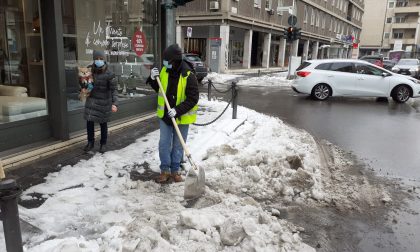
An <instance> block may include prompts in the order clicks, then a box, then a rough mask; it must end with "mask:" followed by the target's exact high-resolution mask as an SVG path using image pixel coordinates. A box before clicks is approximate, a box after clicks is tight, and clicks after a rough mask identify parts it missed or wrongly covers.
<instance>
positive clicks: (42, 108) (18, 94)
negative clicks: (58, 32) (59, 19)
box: [0, 0, 47, 123]
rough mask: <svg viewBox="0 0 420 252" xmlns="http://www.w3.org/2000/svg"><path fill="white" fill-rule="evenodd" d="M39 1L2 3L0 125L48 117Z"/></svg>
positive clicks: (0, 5) (0, 17) (0, 19)
mask: <svg viewBox="0 0 420 252" xmlns="http://www.w3.org/2000/svg"><path fill="white" fill-rule="evenodd" d="M40 24H41V13H40V11H39V5H38V1H32V0H23V1H0V73H1V83H0V123H8V122H13V121H18V120H23V119H29V118H33V117H38V116H43V115H46V114H47V102H46V99H45V98H46V92H45V84H44V62H43V49H42V48H43V45H42V29H41V25H40Z"/></svg>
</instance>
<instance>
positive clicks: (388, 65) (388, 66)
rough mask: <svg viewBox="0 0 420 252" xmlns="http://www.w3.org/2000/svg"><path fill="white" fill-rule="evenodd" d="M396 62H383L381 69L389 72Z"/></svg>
mask: <svg viewBox="0 0 420 252" xmlns="http://www.w3.org/2000/svg"><path fill="white" fill-rule="evenodd" d="M395 64H396V62H394V61H392V60H384V66H383V68H385V69H386V70H389V71H391V70H392V68H393V67H394V66H395Z"/></svg>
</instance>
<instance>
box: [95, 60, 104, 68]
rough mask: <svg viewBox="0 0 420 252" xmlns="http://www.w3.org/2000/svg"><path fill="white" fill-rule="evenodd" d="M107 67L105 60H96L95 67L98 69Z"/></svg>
mask: <svg viewBox="0 0 420 252" xmlns="http://www.w3.org/2000/svg"><path fill="white" fill-rule="evenodd" d="M103 65H105V61H103V60H95V66H96V67H103Z"/></svg>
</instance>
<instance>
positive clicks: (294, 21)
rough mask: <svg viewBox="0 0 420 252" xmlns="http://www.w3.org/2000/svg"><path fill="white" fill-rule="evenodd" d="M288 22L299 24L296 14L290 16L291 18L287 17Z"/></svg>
mask: <svg viewBox="0 0 420 252" xmlns="http://www.w3.org/2000/svg"><path fill="white" fill-rule="evenodd" d="M287 23H288V24H289V25H290V26H295V25H296V24H297V17H296V16H295V15H291V16H289V18H288V19H287Z"/></svg>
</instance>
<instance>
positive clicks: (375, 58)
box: [360, 55, 384, 67]
mask: <svg viewBox="0 0 420 252" xmlns="http://www.w3.org/2000/svg"><path fill="white" fill-rule="evenodd" d="M360 59H361V60H364V61H367V62H369V63H372V64H374V65H377V66H379V67H384V58H383V57H382V56H381V55H366V56H363V57H361V58H360Z"/></svg>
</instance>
